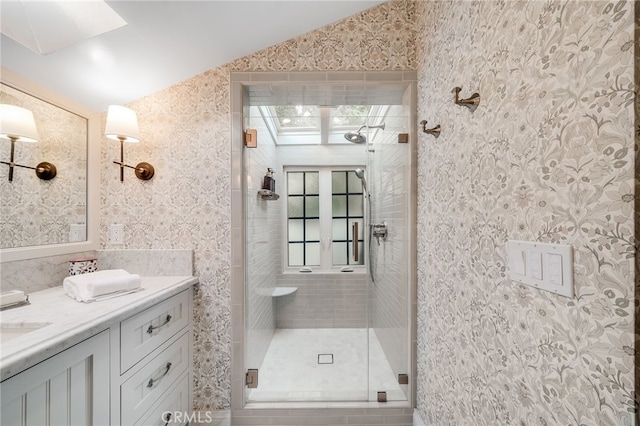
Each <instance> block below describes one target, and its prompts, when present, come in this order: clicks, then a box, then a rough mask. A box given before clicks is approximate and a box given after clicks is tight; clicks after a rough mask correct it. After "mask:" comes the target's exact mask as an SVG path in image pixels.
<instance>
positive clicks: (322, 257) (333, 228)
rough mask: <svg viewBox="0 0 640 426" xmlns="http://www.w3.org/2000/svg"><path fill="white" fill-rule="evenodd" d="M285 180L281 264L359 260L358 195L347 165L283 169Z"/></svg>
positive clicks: (360, 196) (361, 244)
mask: <svg viewBox="0 0 640 426" xmlns="http://www.w3.org/2000/svg"><path fill="white" fill-rule="evenodd" d="M286 182H287V218H286V221H287V224H286V228H287V237H286V238H287V239H286V244H287V266H289V267H302V266H307V267H320V268H321V269H325V268H326V269H330V268H332V267H343V266H352V265H364V253H365V251H364V234H365V232H364V194H363V190H362V183H361V181H360V179H358V177H357V176H356V174H355V172H354V171H353V169H348V170H345V169H336V168H321V169H304V170H303V169H297V170H286ZM354 224H356V225H355V227H354ZM354 240H355V241H356V242H357V244H354ZM354 250H356V252H357V256H356V255H355V254H354Z"/></svg>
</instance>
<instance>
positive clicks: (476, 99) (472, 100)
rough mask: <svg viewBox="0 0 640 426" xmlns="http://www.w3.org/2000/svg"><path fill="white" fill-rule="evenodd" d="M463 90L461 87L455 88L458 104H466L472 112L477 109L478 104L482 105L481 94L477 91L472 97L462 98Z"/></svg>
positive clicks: (455, 100)
mask: <svg viewBox="0 0 640 426" xmlns="http://www.w3.org/2000/svg"><path fill="white" fill-rule="evenodd" d="M461 90H462V88H461V87H454V89H453V92H454V93H455V99H454V102H455V103H456V105H463V106H466V107H467V108H469V109H470V110H471V111H472V112H473V111H475V110H476V108H478V105H480V94H479V93H478V92H476V93H474V94H473V95H471V96H470V97H468V98H467V99H460V98H459V94H460V91H461Z"/></svg>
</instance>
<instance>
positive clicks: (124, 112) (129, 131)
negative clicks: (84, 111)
mask: <svg viewBox="0 0 640 426" xmlns="http://www.w3.org/2000/svg"><path fill="white" fill-rule="evenodd" d="M104 135H105V136H106V137H108V138H109V139H113V140H116V141H118V140H123V141H124V142H140V132H139V130H138V117H137V116H136V112H135V111H134V110H132V109H129V108H126V107H123V106H120V105H110V106H109V110H108V111H107V124H106V126H105V129H104Z"/></svg>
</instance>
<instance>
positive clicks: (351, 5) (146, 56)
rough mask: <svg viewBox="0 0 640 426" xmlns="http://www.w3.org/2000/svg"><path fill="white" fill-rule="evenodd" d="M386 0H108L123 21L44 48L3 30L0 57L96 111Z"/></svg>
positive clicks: (3, 62)
mask: <svg viewBox="0 0 640 426" xmlns="http://www.w3.org/2000/svg"><path fill="white" fill-rule="evenodd" d="M15 1H19V0H3V1H1V2H0V16H4V15H3V14H2V8H3V4H7V3H8V2H9V3H10V2H15ZM383 2H384V1H382V0H288V1H271V0H262V1H245V0H227V1H223V0H209V1H181V0H174V1H149V0H140V1H122V0H120V1H107V2H106V3H107V4H108V5H109V6H111V8H112V9H113V10H114V11H115V12H116V13H118V14H119V15H120V16H121V17H122V18H123V19H124V20H125V21H126V22H127V25H126V26H124V27H121V28H117V29H115V30H113V31H110V32H107V33H104V34H100V35H97V36H94V37H92V38H90V39H88V40H85V41H83V42H80V43H77V44H74V45H72V46H68V47H65V48H62V49H60V50H56V51H54V52H52V53H48V54H46V55H40V54H38V53H35V52H33V51H32V50H30V49H28V48H26V47H24V46H23V45H21V44H19V43H17V42H15V41H14V40H13V39H11V38H9V37H7V36H5V35H4V34H2V39H1V45H0V64H1V65H2V67H4V68H7V69H9V70H11V71H13V72H15V73H17V74H20V75H22V76H23V77H25V78H27V79H29V80H32V81H34V82H35V83H37V84H39V85H41V86H44V87H46V88H48V89H50V90H53V91H55V92H58V93H60V94H62V95H64V96H66V97H68V98H70V99H73V100H75V101H76V102H79V103H81V104H83V105H86V106H88V107H90V108H92V109H94V110H96V111H100V112H101V111H106V109H107V107H108V105H110V104H125V103H127V102H130V101H133V100H135V99H138V98H141V97H143V96H146V95H149V94H152V93H154V92H156V91H158V90H161V89H163V88H165V87H168V86H170V85H172V84H175V83H178V82H180V81H183V80H186V79H188V78H190V77H192V76H194V75H197V74H200V73H202V72H204V71H206V70H209V69H212V68H216V67H218V66H220V65H223V64H225V63H228V62H230V61H232V60H234V59H237V58H240V57H243V56H246V55H248V54H251V53H253V52H257V51H259V50H262V49H264V48H266V47H269V46H272V45H274V44H278V43H281V42H283V41H285V40H288V39H290V38H293V37H296V36H298V35H301V34H304V33H307V32H310V31H313V30H315V29H318V28H321V27H323V26H325V25H328V24H331V23H334V22H336V21H339V20H341V19H343V18H346V17H348V16H351V15H353V14H355V13H358V12H361V11H363V10H366V9H369V8H371V7H373V6H376V5H378V4H380V3H383Z"/></svg>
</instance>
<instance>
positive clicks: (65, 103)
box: [0, 68, 101, 263]
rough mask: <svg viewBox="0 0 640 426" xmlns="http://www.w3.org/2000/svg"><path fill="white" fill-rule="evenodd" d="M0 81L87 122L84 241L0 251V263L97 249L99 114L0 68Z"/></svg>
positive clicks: (98, 219) (98, 220) (98, 216)
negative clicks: (85, 230)
mask: <svg viewBox="0 0 640 426" xmlns="http://www.w3.org/2000/svg"><path fill="white" fill-rule="evenodd" d="M0 81H2V83H5V84H7V85H9V86H11V87H13V88H15V89H18V90H20V91H22V92H24V93H26V94H28V95H31V96H33V97H36V98H38V99H42V100H43V101H45V102H49V103H51V104H53V105H56V106H59V107H60V108H63V109H66V110H68V111H70V112H72V113H74V114H77V115H79V116H81V117H84V118H86V119H87V170H86V172H87V200H86V201H87V217H86V226H87V240H86V241H80V242H73V243H59V244H44V245H38V246H26V247H16V248H7V249H0V263H3V262H13V261H16V260H25V259H35V258H39V257H46V256H57V255H64V254H71V253H78V252H83V251H91V250H97V249H98V247H99V238H98V237H99V235H98V234H99V229H100V225H99V222H100V211H99V201H100V186H99V185H100V184H99V180H100V167H99V166H100V125H101V123H100V114H99V113H98V112H96V111H93V110H91V109H89V108H87V107H86V106H83V105H80V104H79V103H77V102H75V101H72V100H70V99H67V98H65V97H63V96H61V95H59V94H57V93H55V92H53V91H51V90H49V89H46V88H44V87H42V86H39V85H38V84H36V83H33V82H32V81H29V80H27V79H26V78H24V77H22V76H20V75H18V74H16V73H14V72H12V71H9V70H7V69H6V68H0Z"/></svg>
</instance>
